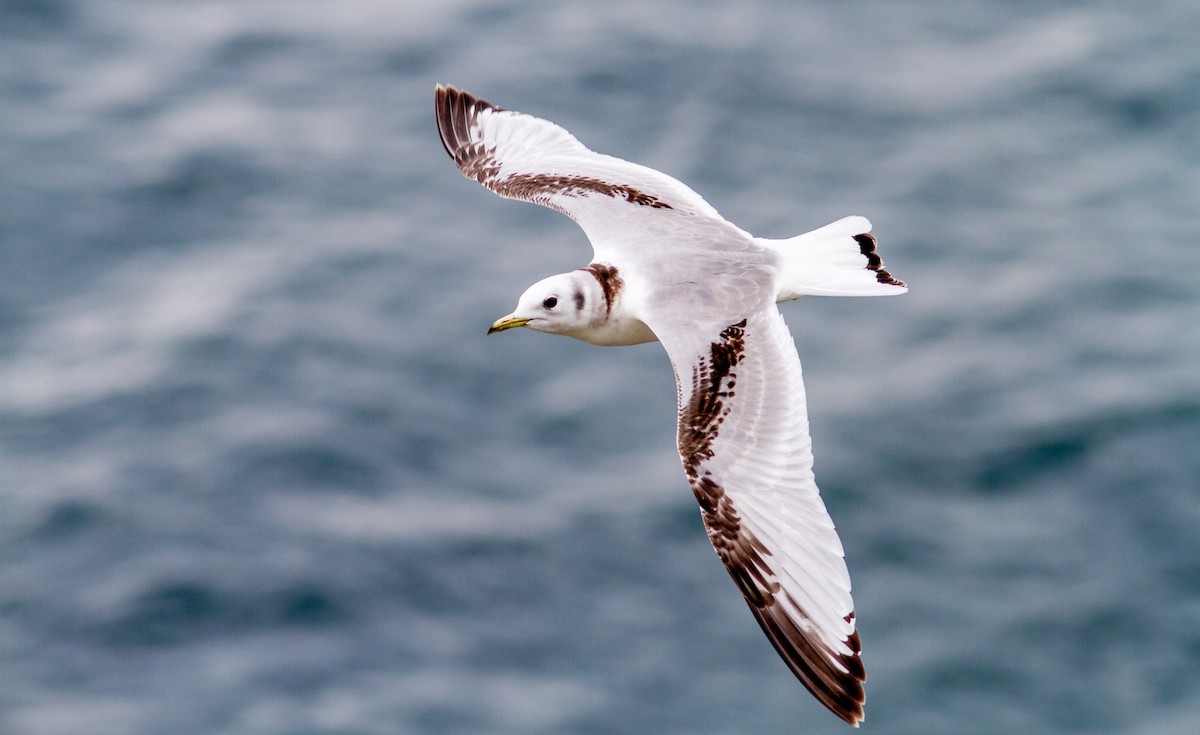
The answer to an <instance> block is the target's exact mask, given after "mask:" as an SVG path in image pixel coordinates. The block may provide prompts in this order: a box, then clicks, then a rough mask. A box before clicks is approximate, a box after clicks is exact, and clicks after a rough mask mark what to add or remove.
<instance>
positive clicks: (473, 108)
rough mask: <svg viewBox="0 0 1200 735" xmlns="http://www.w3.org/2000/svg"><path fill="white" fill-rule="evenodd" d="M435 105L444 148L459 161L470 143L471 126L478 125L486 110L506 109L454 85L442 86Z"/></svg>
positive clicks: (437, 92)
mask: <svg viewBox="0 0 1200 735" xmlns="http://www.w3.org/2000/svg"><path fill="white" fill-rule="evenodd" d="M433 103H434V112H435V114H436V115H437V126H438V133H440V134H441V136H442V147H443V148H445V149H446V153H448V154H449V155H450V157H451V158H455V159H456V160H457V155H456V153H457V151H459V150H460V149H461V148H462V147H463V145H465V144H467V143H468V142H469V141H470V129H471V125H473V124H474V123H475V119H476V117H477V116H478V115H479V113H481V112H483V111H484V110H494V111H496V112H502V111H503V110H504V108H502V107H497V106H496V105H493V104H492V103H490V102H488V101H486V100H481V99H479V98H478V97H476V96H475V95H473V94H471V93H470V92H467V91H464V90H461V89H458V88H457V87H455V86H454V85H452V84H438V85H437V87H436V88H435V89H434V100H433Z"/></svg>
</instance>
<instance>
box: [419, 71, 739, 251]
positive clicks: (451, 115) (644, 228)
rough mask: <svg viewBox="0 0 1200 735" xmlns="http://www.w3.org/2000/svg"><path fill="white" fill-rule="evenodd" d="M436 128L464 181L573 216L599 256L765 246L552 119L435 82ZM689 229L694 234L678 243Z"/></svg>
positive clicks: (678, 189) (668, 180)
mask: <svg viewBox="0 0 1200 735" xmlns="http://www.w3.org/2000/svg"><path fill="white" fill-rule="evenodd" d="M435 102H436V109H437V123H438V130H439V131H440V132H441V136H442V144H443V145H444V146H445V148H446V152H447V153H449V154H450V156H451V158H453V159H454V162H455V163H456V164H458V168H459V169H460V170H461V171H462V172H463V175H465V176H467V177H468V178H472V179H475V180H477V181H479V182H480V183H481V184H483V185H484V186H486V187H488V188H489V189H491V190H492V191H494V192H496V193H497V194H499V195H501V196H505V197H509V198H512V199H523V200H525V201H529V202H534V203H535V204H541V205H544V206H547V207H550V208H552V209H556V210H558V211H560V212H562V213H563V214H566V215H567V216H568V217H571V218H572V219H574V220H575V221H576V222H578V223H579V225H580V226H581V227H582V228H583V230H584V232H585V233H587V236H588V239H589V240H591V242H592V247H593V248H594V249H595V250H596V254H597V257H601V256H602V253H603V251H605V250H624V251H629V250H633V251H636V250H638V249H640V248H642V247H643V246H646V245H651V244H653V245H658V244H660V243H662V242H664V240H666V241H674V242H678V243H683V242H688V244H689V246H691V247H695V244H696V243H697V242H703V243H704V246H705V247H706V248H707V249H710V250H711V249H718V250H719V249H723V248H725V249H734V250H743V249H755V250H756V249H761V246H759V245H756V244H752V243H751V242H750V236H749V235H748V234H747V233H745V232H743V231H742V230H740V229H738V228H737V227H735V226H734V225H732V224H730V223H729V222H727V221H725V220H724V219H723V218H722V217H721V215H719V214H718V213H717V211H716V210H715V209H713V208H712V207H711V206H709V204H708V202H706V201H704V199H703V198H701V197H700V195H699V194H697V193H696V192H694V191H692V190H691V189H689V188H688V187H687V186H686V185H684V184H683V183H682V182H680V181H678V180H676V179H674V178H672V177H670V176H667V175H666V174H664V173H662V172H661V171H655V170H654V169H652V168H648V167H646V166H640V165H638V164H636V163H630V162H629V161H624V160H622V159H620V158H614V157H613V156H606V155H603V154H601V153H595V152H594V151H591V150H589V149H588V148H587V147H585V146H584V145H583V144H582V143H580V142H579V141H578V140H576V138H575V137H574V136H573V135H571V134H570V133H568V132H567V131H566V130H564V129H563V128H561V127H559V126H558V125H555V124H554V123H552V122H549V121H548V120H542V119H540V118H536V117H532V116H530V115H525V114H522V113H519V112H512V111H510V110H504V109H501V108H499V107H496V106H494V105H492V104H490V103H488V102H485V101H483V100H481V99H478V98H476V97H474V96H472V95H470V94H469V93H467V92H463V91H461V90H458V89H455V88H454V87H446V86H442V85H438V87H437V92H436V100H435ZM684 230H686V231H687V232H688V233H690V234H691V235H692V237H690V238H678V237H677V235H678V233H680V232H681V231H684Z"/></svg>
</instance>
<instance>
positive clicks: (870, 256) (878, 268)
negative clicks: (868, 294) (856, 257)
mask: <svg viewBox="0 0 1200 735" xmlns="http://www.w3.org/2000/svg"><path fill="white" fill-rule="evenodd" d="M854 241H855V242H857V243H858V249H859V250H860V251H861V252H862V254H863V256H864V257H866V259H867V268H868V269H869V270H873V271H875V280H877V281H879V282H880V283H885V284H887V285H889V286H901V287H905V288H907V287H908V284H907V283H905V282H904V281H901V280H900V279H898V278H894V277H893V276H892V274H891V273H888V272H887V271H886V270H885V269H884V267H883V258H881V257H879V253H878V252H876V250H875V246H876V244H877V242H876V240H875V236H874V235H872V234H871V233H869V232H863V233H861V234H858V235H855V236H854Z"/></svg>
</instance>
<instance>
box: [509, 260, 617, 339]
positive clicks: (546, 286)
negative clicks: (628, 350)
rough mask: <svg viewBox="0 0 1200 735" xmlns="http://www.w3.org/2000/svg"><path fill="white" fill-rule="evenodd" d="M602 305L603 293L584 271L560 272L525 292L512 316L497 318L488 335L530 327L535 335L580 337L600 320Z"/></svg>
mask: <svg viewBox="0 0 1200 735" xmlns="http://www.w3.org/2000/svg"><path fill="white" fill-rule="evenodd" d="M597 304H599V305H600V313H599V314H598V313H597V309H596V305H597ZM603 305H604V292H603V290H601V288H600V284H598V283H597V282H596V279H595V278H593V277H592V276H591V275H589V274H588V273H587V272H586V271H572V272H571V273H560V274H558V275H557V276H550V277H549V278H544V279H542V280H540V281H538V282H537V283H535V284H533V285H532V286H530V287H529V288H528V289H526V291H525V293H523V294H521V298H520V299H519V300H518V301H517V308H516V309H515V310H514V311H513V313H511V314H509V315H508V316H506V317H502V318H500V319H497V320H496V321H495V323H493V324H492V326H491V329H489V330H488V334H492V333H494V332H502V331H504V330H505V329H512V328H513V327H529V328H530V329H533V330H536V331H538V332H548V333H550V334H565V335H568V336H572V337H579V336H580V335H582V334H583V333H584V332H586V331H587V330H588V329H589V328H590V327H591V326H592V325H593V324H594V323H595V322H596V320H597V318H598V317H599V318H602V317H603V308H604V307H603Z"/></svg>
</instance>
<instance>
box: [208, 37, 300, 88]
mask: <svg viewBox="0 0 1200 735" xmlns="http://www.w3.org/2000/svg"><path fill="white" fill-rule="evenodd" d="M297 45H298V44H297V39H296V38H294V37H292V36H285V35H283V34H280V33H263V32H255V33H240V34H238V35H235V36H233V37H231V38H228V39H226V40H224V41H222V42H221V43H220V44H218V45H217V46H216V47H215V48H214V49H213V52H212V56H211V58H210V63H211V64H212V66H213V67H214V68H213V69H212V70H210V71H221V72H225V73H229V72H240V71H244V70H245V69H246V68H247V67H249V66H252V65H253V64H254V63H255V62H257V61H260V60H262V59H264V58H267V57H271V56H276V55H281V54H286V53H289V52H293V51H296V50H297ZM208 81H209V83H212V79H209V80H208Z"/></svg>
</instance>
